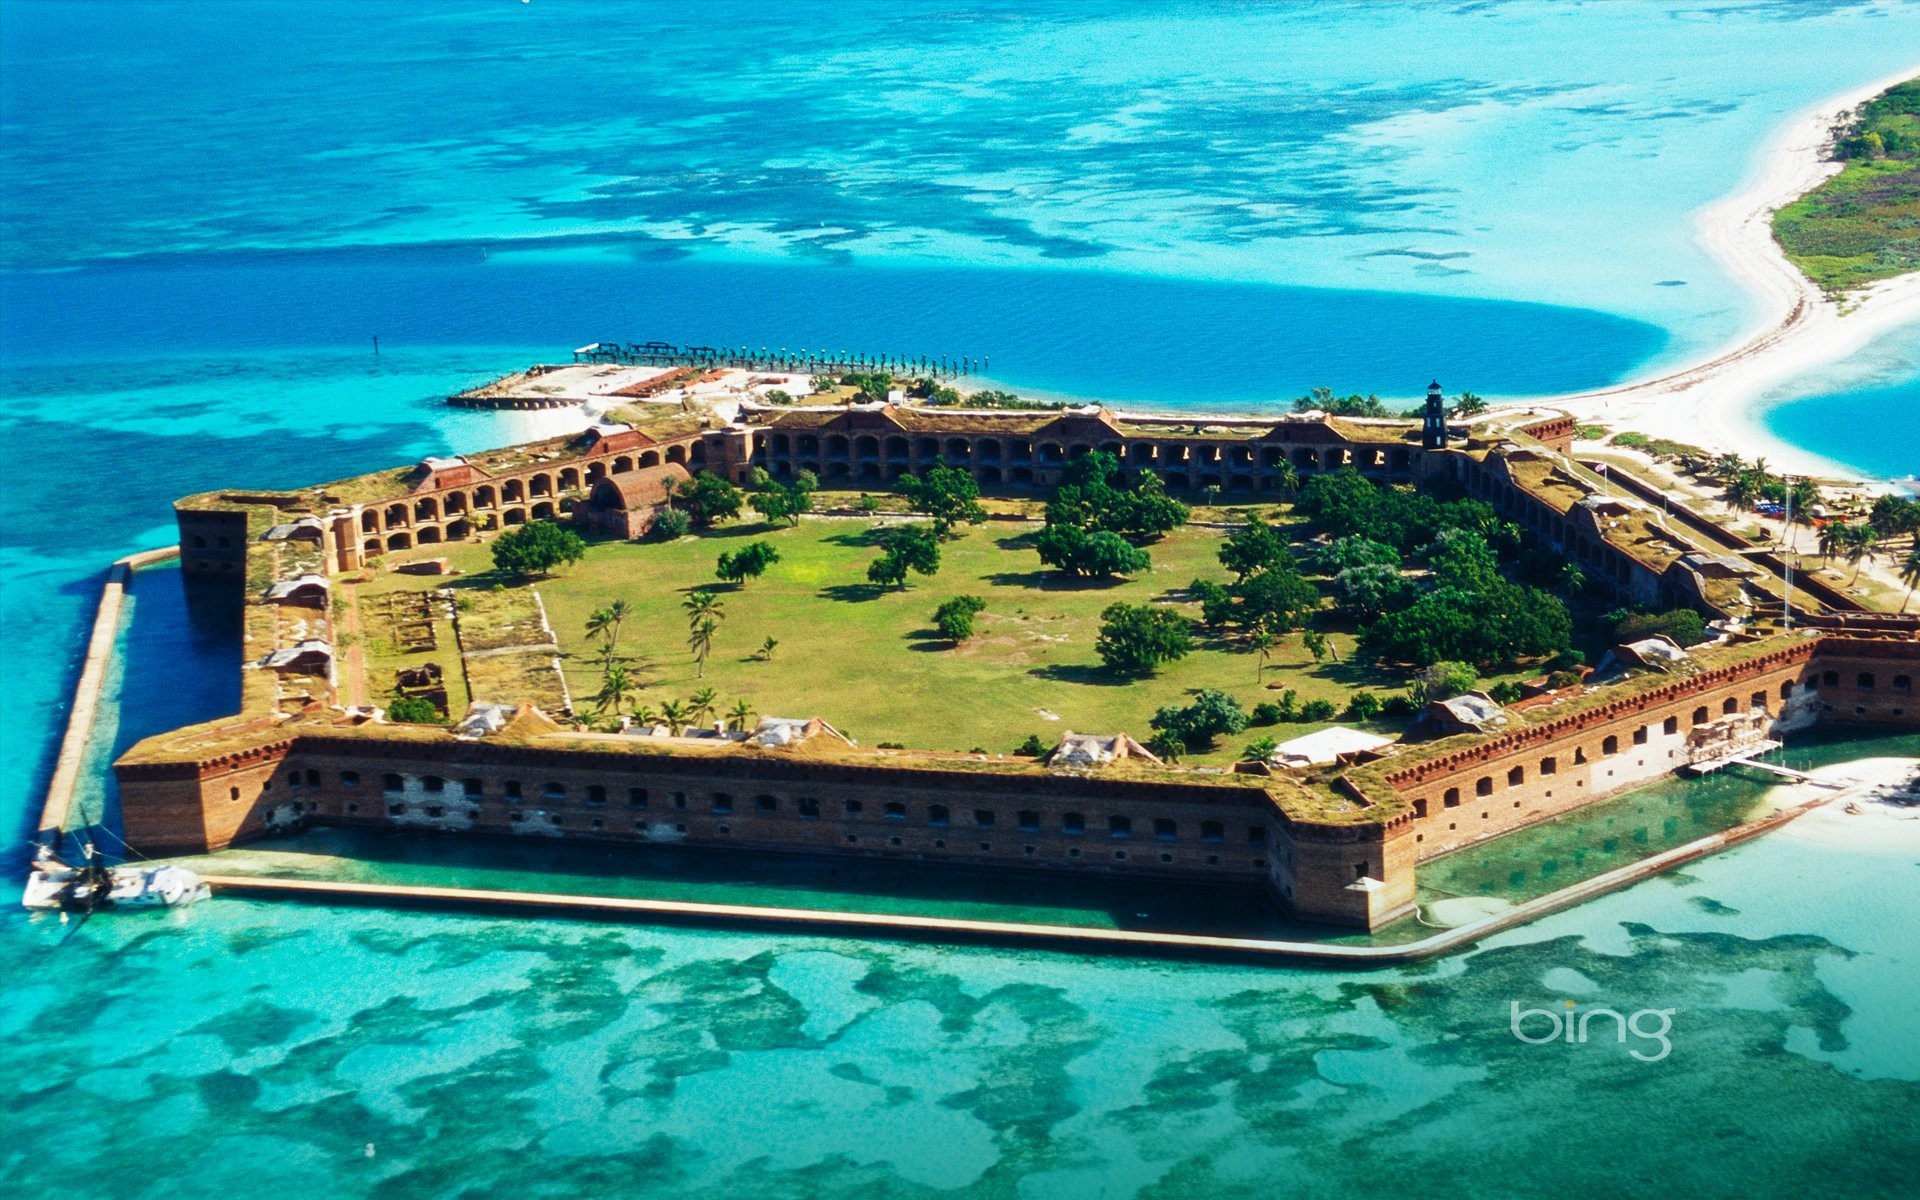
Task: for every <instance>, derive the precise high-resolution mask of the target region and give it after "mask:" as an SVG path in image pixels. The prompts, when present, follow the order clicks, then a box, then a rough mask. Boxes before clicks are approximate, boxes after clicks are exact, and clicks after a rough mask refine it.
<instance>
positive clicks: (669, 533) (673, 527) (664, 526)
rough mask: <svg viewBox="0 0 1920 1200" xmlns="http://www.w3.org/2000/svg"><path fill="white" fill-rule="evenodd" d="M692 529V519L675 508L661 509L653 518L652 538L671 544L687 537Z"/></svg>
mask: <svg viewBox="0 0 1920 1200" xmlns="http://www.w3.org/2000/svg"><path fill="white" fill-rule="evenodd" d="M692 528H693V518H692V517H690V516H688V515H687V514H686V513H683V512H681V511H680V510H679V509H677V508H663V509H661V510H660V511H659V512H658V513H657V514H655V515H654V518H653V529H652V531H651V532H652V533H653V536H654V537H656V538H659V539H660V540H661V541H663V542H671V541H674V540H676V539H678V538H683V537H685V536H687V533H688V532H689V531H690V530H692Z"/></svg>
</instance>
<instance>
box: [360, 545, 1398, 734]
mask: <svg viewBox="0 0 1920 1200" xmlns="http://www.w3.org/2000/svg"><path fill="white" fill-rule="evenodd" d="M876 527H877V522H875V521H873V520H871V519H853V518H809V519H807V520H806V521H803V522H802V523H801V525H800V526H799V527H797V528H793V529H788V528H783V527H774V526H769V525H762V524H758V523H755V522H751V521H749V522H744V523H741V524H738V525H732V526H727V527H723V528H721V529H719V530H716V531H713V532H710V533H706V534H701V535H696V536H691V537H686V538H681V539H680V540H678V541H676V542H671V543H655V542H642V543H632V542H619V541H604V542H596V543H592V544H590V545H589V546H588V549H587V556H586V558H585V559H584V560H583V561H582V562H580V563H577V564H575V565H573V566H571V567H567V568H563V569H562V570H561V571H560V572H559V573H557V574H555V575H553V576H551V577H549V578H546V579H541V580H537V581H535V582H534V583H533V584H531V585H530V586H532V587H535V588H537V589H538V590H539V593H540V596H541V599H542V601H543V602H544V604H545V607H546V612H547V615H548V617H549V619H550V621H551V623H552V625H553V628H554V631H555V633H556V634H557V635H558V638H559V642H560V645H561V648H562V661H563V663H564V666H565V670H566V674H567V682H568V685H569V687H570V688H571V690H572V692H573V695H574V696H575V697H576V698H578V699H577V700H576V704H577V705H578V706H579V707H580V708H581V709H583V710H584V709H585V708H586V707H587V704H586V701H585V698H586V697H590V696H592V695H594V694H595V692H597V691H598V690H599V687H600V666H599V660H598V653H597V644H595V643H592V642H590V641H589V639H588V638H587V636H586V632H585V625H586V621H587V617H588V615H589V614H590V613H592V612H593V611H594V610H595V609H597V608H600V607H602V606H603V605H606V604H608V603H609V602H611V601H613V600H616V599H624V600H626V601H627V603H628V604H629V605H630V606H631V608H632V615H631V616H630V617H629V618H628V619H627V621H626V622H625V625H624V627H623V631H622V634H621V638H620V655H621V657H622V658H623V659H625V660H626V661H627V662H628V663H629V665H630V667H631V668H632V670H633V673H634V675H635V677H636V678H637V679H638V681H639V684H640V687H639V690H638V694H637V696H636V697H635V703H638V704H647V705H651V706H653V707H655V708H656V709H657V708H658V707H659V705H660V704H661V703H662V702H663V701H666V700H669V699H677V700H682V701H684V700H686V699H687V698H688V697H689V696H690V695H691V694H692V693H693V692H695V691H697V690H699V689H700V688H703V687H711V688H713V689H714V690H715V691H716V692H717V693H718V701H717V706H716V707H717V708H718V709H719V710H720V711H721V712H725V711H726V710H728V709H730V708H731V707H732V706H733V704H734V703H735V701H737V700H739V699H745V700H746V701H747V703H748V704H749V706H750V707H751V708H752V710H753V711H754V712H755V713H756V714H771V715H778V716H819V717H822V718H824V719H825V720H827V721H829V722H831V723H832V724H834V725H835V726H836V727H838V728H840V729H842V730H844V731H846V732H847V733H849V734H851V735H852V736H853V737H855V738H857V739H858V740H860V741H861V742H862V743H864V744H867V745H873V744H876V743H879V742H898V743H901V744H903V745H907V746H913V747H924V748H930V749H945V750H970V749H974V748H976V747H979V748H983V749H986V750H989V751H994V752H1007V751H1011V750H1013V749H1014V748H1015V747H1016V746H1017V745H1019V744H1020V743H1021V742H1022V741H1024V740H1025V739H1026V738H1027V736H1028V735H1030V734H1037V735H1039V737H1040V739H1041V740H1042V741H1043V742H1046V743H1048V744H1051V743H1052V741H1053V739H1054V738H1055V737H1056V736H1057V735H1058V734H1059V732H1060V731H1061V730H1063V729H1074V730H1081V731H1089V732H1113V731H1116V730H1125V731H1127V732H1129V733H1132V734H1133V735H1134V736H1136V737H1138V738H1140V739H1142V740H1145V739H1146V737H1148V736H1149V735H1150V733H1151V730H1150V728H1149V726H1148V719H1149V718H1150V717H1151V716H1152V714H1153V712H1154V710H1155V709H1157V708H1159V707H1161V706H1162V705H1167V704H1179V703H1184V702H1185V697H1186V695H1187V693H1188V692H1190V691H1192V690H1195V689H1199V688H1207V687H1213V688H1220V689H1222V690H1224V691H1226V692H1229V693H1231V694H1232V695H1234V696H1236V697H1237V698H1239V700H1240V701H1241V703H1242V704H1243V705H1244V706H1245V707H1247V708H1249V709H1251V708H1252V707H1253V706H1254V704H1256V703H1258V702H1259V701H1261V700H1276V699H1278V697H1279V694H1280V691H1281V689H1284V688H1291V689H1293V690H1294V691H1296V692H1298V693H1299V697H1300V700H1301V701H1302V702H1303V703H1304V702H1306V701H1310V700H1315V699H1326V700H1329V701H1331V702H1332V703H1334V705H1335V706H1336V707H1338V708H1341V709H1344V708H1345V706H1346V702H1347V699H1348V697H1349V696H1350V695H1351V694H1352V693H1353V691H1355V690H1357V689H1363V688H1364V689H1372V690H1375V691H1378V692H1382V693H1385V692H1389V691H1393V690H1397V689H1399V688H1401V687H1403V686H1404V685H1405V678H1404V676H1402V675H1400V674H1399V673H1397V672H1388V671H1380V670H1378V669H1375V668H1372V667H1368V666H1357V665H1354V664H1352V663H1349V662H1339V663H1336V662H1333V661H1331V660H1330V659H1329V661H1327V662H1325V663H1320V664H1316V663H1315V662H1314V661H1313V660H1312V657H1311V656H1310V655H1309V654H1308V653H1307V652H1306V650H1305V649H1304V648H1303V647H1302V645H1301V638H1300V635H1299V634H1298V633H1295V634H1289V635H1287V636H1286V637H1285V638H1283V639H1282V640H1281V642H1280V644H1279V645H1278V647H1276V649H1275V651H1274V653H1273V655H1272V657H1271V658H1270V659H1269V662H1268V667H1267V669H1266V670H1265V671H1264V672H1261V673H1260V676H1261V677H1260V680H1259V682H1256V679H1255V676H1256V672H1257V671H1258V669H1259V660H1258V658H1257V656H1256V655H1255V654H1254V653H1252V652H1251V651H1249V650H1247V649H1244V648H1242V647H1240V646H1237V645H1236V646H1223V645H1222V644H1220V643H1218V642H1216V641H1215V640H1213V639H1212V638H1210V637H1206V636H1201V637H1199V638H1198V639H1197V640H1196V649H1195V652H1194V653H1192V654H1190V655H1189V656H1188V657H1187V658H1185V659H1184V660H1182V661H1180V662H1178V663H1174V664H1172V665H1170V666H1168V667H1165V668H1163V669H1162V670H1161V672H1160V673H1159V674H1158V675H1156V676H1154V677H1152V678H1150V679H1145V680H1122V679H1118V678H1116V677H1115V676H1113V675H1112V674H1110V673H1109V672H1108V671H1107V670H1106V669H1105V668H1104V667H1102V665H1101V663H1100V659H1099V656H1098V655H1097V654H1096V653H1095V651H1094V638H1095V636H1096V634H1097V633H1098V630H1099V625H1100V613H1101V611H1102V610H1103V609H1105V608H1106V607H1107V606H1108V605H1109V604H1112V603H1115V602H1116V601H1126V602H1129V603H1135V604H1138V603H1144V602H1147V601H1155V602H1161V603H1178V602H1179V601H1181V599H1182V598H1183V596H1184V589H1185V587H1186V585H1187V583H1188V582H1189V581H1191V580H1192V579H1194V578H1195V577H1196V576H1199V577H1205V578H1210V579H1221V580H1224V579H1225V578H1226V572H1225V571H1224V569H1223V568H1221V566H1220V565H1219V562H1218V561H1217V559H1216V558H1215V551H1216V550H1217V548H1218V546H1219V544H1220V540H1221V536H1222V535H1221V532H1220V531H1218V530H1213V529H1205V528H1197V527H1194V526H1187V527H1184V528H1181V529H1179V530H1176V531H1174V532H1173V533H1172V534H1170V535H1169V536H1167V537H1166V538H1164V539H1162V540H1160V541H1159V542H1156V543H1153V544H1152V545H1151V546H1150V547H1149V549H1150V552H1151V554H1152V557H1153V567H1152V570H1151V571H1150V572H1147V573H1143V574H1141V575H1140V576H1138V577H1136V578H1134V579H1131V580H1117V581H1111V582H1082V581H1077V580H1074V579H1072V578H1070V577H1068V576H1066V575H1064V574H1062V573H1059V572H1055V571H1051V570H1047V569H1045V568H1043V567H1042V566H1041V564H1040V562H1039V559H1038V557H1037V555H1036V554H1035V553H1034V551H1033V550H1032V549H1031V548H1029V546H1028V544H1027V543H1028V539H1029V538H1030V537H1031V535H1032V534H1033V533H1034V532H1036V531H1037V530H1038V528H1039V527H1038V525H1037V524H1028V523H1014V522H1000V521H995V522H989V523H988V524H986V525H983V526H977V527H973V528H971V529H969V530H968V531H967V532H966V533H965V535H964V536H962V537H961V538H959V539H958V540H956V541H952V542H948V543H946V544H945V545H944V546H943V547H942V550H941V559H942V561H941V568H940V571H939V573H938V574H937V575H935V576H933V577H932V578H927V577H924V576H919V575H914V576H911V577H910V583H909V586H908V588H907V589H906V590H905V591H904V592H901V591H891V590H889V591H881V590H879V589H876V588H874V587H873V586H872V585H870V584H868V583H867V581H866V568H867V564H868V563H869V562H870V561H871V560H873V559H874V558H875V557H877V556H878V554H879V553H880V551H879V549H878V548H877V546H876V544H875V536H874V535H875V530H876ZM763 538H764V539H765V540H767V541H769V542H771V543H772V544H773V545H774V547H775V548H776V549H778V550H779V552H780V556H781V560H780V562H778V563H776V564H775V565H774V566H773V567H772V568H770V569H769V570H768V572H767V573H766V574H765V575H764V576H763V577H761V578H759V579H757V580H752V581H750V582H748V583H747V584H746V585H745V586H744V587H740V588H736V587H732V586H730V585H726V584H722V583H719V582H718V581H716V579H715V577H714V562H715V559H716V558H717V557H718V556H719V555H720V554H721V553H722V552H724V551H727V550H732V549H737V548H738V547H740V546H742V545H744V544H746V543H747V542H750V541H756V540H760V539H763ZM433 550H434V551H436V552H438V553H439V554H440V555H441V556H443V557H446V558H448V559H450V560H451V561H452V563H453V565H454V566H455V567H456V568H457V569H459V570H460V571H461V572H462V573H461V574H460V575H458V576H455V577H453V578H451V579H447V578H432V577H417V576H405V575H399V574H395V573H392V572H387V571H383V572H381V573H380V575H379V576H378V577H377V579H376V581H375V582H374V583H372V584H370V585H368V587H367V588H365V589H363V592H365V593H367V594H370V595H377V594H378V593H380V592H385V591H390V590H395V589H427V588H434V587H442V586H451V587H452V588H454V589H455V590H456V592H460V591H467V590H470V589H479V590H481V591H487V592H490V590H491V589H492V588H493V587H494V585H495V584H496V583H499V582H501V581H500V580H499V579H498V578H496V576H495V575H494V574H493V570H492V560H491V557H490V555H489V553H488V549H487V547H486V546H484V545H480V544H474V543H468V544H463V545H459V546H441V547H434V548H433ZM514 586H522V587H524V586H529V585H514ZM701 588H707V589H711V590H713V591H714V592H715V593H716V594H717V595H718V596H719V597H720V598H721V601H722V603H723V605H724V607H725V616H724V618H723V620H722V621H721V624H720V629H719V632H718V634H717V636H716V638H715V646H714V651H713V655H712V657H711V658H710V659H709V660H708V661H707V664H706V672H705V677H704V678H698V677H696V670H695V663H694V661H693V658H692V655H691V654H690V653H689V651H688V650H687V645H686V643H687V620H686V615H685V613H684V612H683V611H682V609H681V603H682V601H683V600H685V598H686V597H687V595H688V594H690V593H691V592H693V591H696V590H699V589H701ZM967 594H971V595H976V596H979V597H981V598H983V599H985V600H986V602H987V608H986V611H984V612H983V613H981V614H980V616H979V617H978V618H977V619H976V621H975V629H976V633H975V636H974V637H973V638H972V639H971V640H970V641H968V642H966V643H964V644H962V645H961V646H958V647H954V646H953V645H952V644H951V643H949V642H947V641H945V640H943V639H941V638H940V637H939V636H938V635H937V634H936V633H935V632H934V630H933V628H932V622H931V619H930V618H931V616H932V613H933V610H934V608H935V607H936V606H938V605H939V603H940V602H941V601H942V600H946V599H949V598H951V597H954V596H959V595H967ZM497 596H498V593H492V594H491V595H490V596H489V599H493V598H495V597H497ZM473 599H475V600H478V599H480V597H479V596H477V595H476V596H475V597H473ZM476 607H480V606H476V605H474V604H471V603H470V604H467V605H464V606H463V618H462V619H463V626H462V628H463V631H464V630H466V629H467V628H468V627H469V625H471V624H473V623H472V622H470V621H468V619H467V618H468V617H469V616H470V615H471V614H472V613H473V611H474V610H475V609H476ZM1182 608H1183V611H1186V612H1188V613H1189V614H1190V615H1195V616H1197V615H1198V610H1197V606H1195V605H1182ZM463 636H469V637H470V636H471V635H469V634H465V633H463ZM769 637H771V638H773V639H775V640H776V641H777V642H778V646H777V648H776V649H775V651H774V654H773V658H772V660H771V661H767V660H765V659H764V658H763V657H761V655H760V654H759V650H760V647H761V645H762V643H763V642H764V641H765V640H766V639H767V638H769ZM1331 637H1332V640H1333V641H1334V643H1335V645H1336V646H1337V648H1338V649H1339V651H1340V652H1341V655H1342V658H1343V659H1344V658H1346V657H1348V651H1349V650H1350V649H1351V646H1352V637H1351V635H1348V634H1343V633H1339V632H1334V633H1333V634H1332V635H1331ZM483 691H484V689H482V688H481V687H480V686H479V685H478V683H477V682H476V686H475V692H476V694H475V697H474V698H475V699H481V700H500V701H505V700H514V699H520V698H521V697H514V696H505V695H484V694H481V692H483ZM1320 727H1322V726H1320V725H1312V724H1304V723H1303V724H1284V725H1279V726H1274V727H1272V728H1268V729H1259V728H1254V729H1249V731H1248V732H1247V733H1246V734H1245V735H1243V736H1240V737H1236V738H1230V739H1227V740H1224V741H1222V742H1221V743H1220V745H1219V746H1218V747H1217V748H1216V749H1215V750H1214V751H1213V752H1212V753H1210V754H1206V755H1195V756H1189V758H1188V761H1202V762H1207V761H1212V762H1225V761H1230V760H1231V759H1233V758H1234V757H1236V756H1237V754H1238V752H1239V749H1240V747H1241V746H1242V745H1243V744H1244V743H1245V742H1247V741H1249V740H1251V739H1252V738H1254V737H1256V736H1259V735H1261V734H1263V733H1268V734H1272V735H1274V736H1276V737H1278V738H1280V739H1281V740H1285V739H1286V738H1288V737H1292V736H1297V735H1298V734H1301V733H1307V732H1310V731H1312V730H1313V729H1316V728H1320ZM1393 728H1394V726H1391V725H1389V726H1383V727H1382V731H1383V732H1392V731H1393Z"/></svg>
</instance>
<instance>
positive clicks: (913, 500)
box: [898, 462, 987, 540]
mask: <svg viewBox="0 0 1920 1200" xmlns="http://www.w3.org/2000/svg"><path fill="white" fill-rule="evenodd" d="M898 487H899V492H900V494H901V495H902V496H905V497H906V498H907V503H908V504H909V505H910V506H911V507H912V508H913V511H915V512H918V513H925V514H926V515H927V516H929V517H931V518H933V532H934V535H935V536H936V537H939V538H941V539H942V540H945V539H946V538H949V537H951V536H953V528H954V526H955V525H958V524H960V523H961V522H962V521H964V522H966V523H967V524H969V525H978V524H980V523H981V522H982V521H984V520H986V519H987V510H986V509H984V508H982V507H980V484H979V483H978V482H976V481H975V480H974V478H973V472H971V471H968V470H965V469H963V468H961V467H949V466H947V465H946V464H945V463H943V462H941V463H935V464H934V465H933V466H931V467H928V468H927V469H926V470H925V471H923V472H922V473H921V474H919V475H918V476H915V475H902V476H901V477H900V482H899V485H898Z"/></svg>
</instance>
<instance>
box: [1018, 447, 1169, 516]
mask: <svg viewBox="0 0 1920 1200" xmlns="http://www.w3.org/2000/svg"><path fill="white" fill-rule="evenodd" d="M1191 515H1192V510H1191V509H1190V508H1188V507H1187V506H1186V505H1185V504H1182V503H1181V502H1180V501H1178V500H1175V499H1174V498H1173V497H1171V496H1169V495H1167V491H1166V486H1165V485H1164V484H1162V483H1161V482H1160V477H1159V476H1157V475H1155V474H1154V473H1153V472H1152V471H1141V472H1139V473H1138V474H1137V475H1136V476H1135V477H1134V480H1133V482H1132V484H1130V485H1125V486H1123V485H1122V483H1121V471H1120V461H1119V460H1118V459H1117V458H1115V457H1114V456H1113V455H1112V454H1111V453H1110V452H1108V451H1105V450H1095V451H1092V452H1091V453H1088V454H1083V455H1081V456H1079V457H1078V458H1076V459H1074V460H1073V461H1072V462H1070V463H1068V464H1067V469H1066V472H1065V473H1064V475H1063V476H1062V478H1061V482H1060V486H1059V487H1058V488H1057V489H1055V491H1054V493H1053V499H1052V500H1050V501H1048V502H1047V524H1048V525H1072V526H1076V527H1078V528H1081V529H1084V530H1086V531H1088V532H1089V533H1098V532H1106V533H1117V534H1122V535H1126V536H1131V537H1157V536H1159V535H1161V534H1164V533H1167V532H1169V531H1171V530H1173V529H1176V528H1178V527H1179V526H1181V525H1184V524H1186V521H1187V518H1188V517H1189V516H1191Z"/></svg>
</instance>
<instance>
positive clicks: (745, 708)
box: [727, 699, 753, 733]
mask: <svg viewBox="0 0 1920 1200" xmlns="http://www.w3.org/2000/svg"><path fill="white" fill-rule="evenodd" d="M751 720H753V706H752V705H751V704H748V703H747V702H746V701H745V700H744V699H741V700H735V701H734V702H733V710H732V711H731V712H729V713H727V721H728V722H729V723H730V724H731V725H732V726H733V727H734V728H735V729H737V730H739V731H740V732H741V733H745V732H746V731H747V722H748V721H751Z"/></svg>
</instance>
